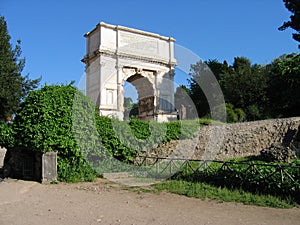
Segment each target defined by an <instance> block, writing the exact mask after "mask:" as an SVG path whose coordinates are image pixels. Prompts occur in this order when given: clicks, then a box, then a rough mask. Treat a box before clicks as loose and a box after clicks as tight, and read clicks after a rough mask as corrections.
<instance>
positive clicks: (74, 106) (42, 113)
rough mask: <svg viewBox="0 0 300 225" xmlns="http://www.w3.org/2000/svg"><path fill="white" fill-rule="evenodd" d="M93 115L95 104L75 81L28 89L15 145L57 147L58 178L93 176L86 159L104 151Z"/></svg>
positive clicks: (43, 149) (40, 148) (41, 148)
mask: <svg viewBox="0 0 300 225" xmlns="http://www.w3.org/2000/svg"><path fill="white" fill-rule="evenodd" d="M93 118H94V105H93V104H92V103H91V102H90V101H89V99H88V98H87V97H85V96H84V95H83V94H82V93H81V92H80V91H78V90H77V89H76V88H75V87H73V86H72V84H70V85H50V86H44V87H43V88H41V89H40V90H37V91H32V92H30V93H29V95H28V97H27V98H26V99H25V101H24V102H23V104H22V106H21V110H20V111H19V112H18V113H17V115H16V118H15V121H14V130H15V133H16V135H15V140H16V145H19V146H22V147H25V148H28V149H31V150H33V151H39V152H42V153H45V152H48V151H57V154H58V179H59V180H63V181H80V180H86V179H87V177H88V179H87V180H91V179H92V177H95V173H94V172H93V170H92V169H91V166H90V165H89V163H88V162H87V161H86V159H87V157H90V158H91V157H94V156H95V155H97V154H100V153H99V152H101V148H99V146H98V135H97V133H95V132H93V130H91V129H90V128H91V127H92V126H93Z"/></svg>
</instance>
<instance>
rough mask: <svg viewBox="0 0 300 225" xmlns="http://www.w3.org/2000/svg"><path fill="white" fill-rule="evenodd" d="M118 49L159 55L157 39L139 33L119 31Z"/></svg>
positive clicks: (149, 55) (146, 54) (137, 53)
mask: <svg viewBox="0 0 300 225" xmlns="http://www.w3.org/2000/svg"><path fill="white" fill-rule="evenodd" d="M119 51H121V52H124V53H126V52H130V53H131V54H136V55H143V56H148V57H154V56H158V55H159V40H157V39H155V38H153V37H147V36H144V35H141V34H134V33H130V32H125V31H119Z"/></svg>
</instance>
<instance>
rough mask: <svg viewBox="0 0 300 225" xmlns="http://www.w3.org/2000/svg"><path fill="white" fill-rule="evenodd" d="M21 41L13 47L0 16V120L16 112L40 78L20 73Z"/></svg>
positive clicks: (22, 59) (23, 60)
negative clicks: (30, 77)
mask: <svg viewBox="0 0 300 225" xmlns="http://www.w3.org/2000/svg"><path fill="white" fill-rule="evenodd" d="M20 44H21V41H20V40H18V41H17V45H16V46H15V47H14V48H13V47H12V45H11V43H10V35H9V34H8V30H7V24H6V21H5V19H4V17H3V16H1V17H0V122H4V121H5V120H6V118H7V117H8V116H11V115H13V114H15V113H16V112H17V110H18V109H19V106H20V103H21V102H22V101H23V99H24V97H25V96H27V94H28V92H29V91H30V90H32V89H35V88H37V86H38V84H39V82H40V78H39V79H35V80H30V79H29V77H28V75H26V76H22V75H21V73H22V71H23V68H24V66H25V58H20V56H21V54H22V51H21V46H20Z"/></svg>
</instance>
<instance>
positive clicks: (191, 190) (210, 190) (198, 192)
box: [155, 180, 295, 208]
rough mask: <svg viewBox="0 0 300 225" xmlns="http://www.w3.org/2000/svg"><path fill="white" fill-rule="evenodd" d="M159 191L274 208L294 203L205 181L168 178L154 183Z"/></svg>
mask: <svg viewBox="0 0 300 225" xmlns="http://www.w3.org/2000/svg"><path fill="white" fill-rule="evenodd" d="M155 188H156V189H157V190H159V191H162V190H166V191H169V192H171V193H175V194H180V195H185V196H188V197H194V198H200V199H213V200H220V201H224V202H240V203H243V204H246V205H257V206H264V207H275V208H292V207H294V206H295V204H294V203H293V202H292V201H291V200H290V199H280V198H276V197H274V196H270V195H256V194H252V193H249V192H245V191H243V190H230V189H228V188H220V187H215V186H212V185H208V184H205V183H194V182H187V181H180V180H179V181H178V180H168V181H165V182H163V183H160V184H157V185H155Z"/></svg>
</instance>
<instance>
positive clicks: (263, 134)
mask: <svg viewBox="0 0 300 225" xmlns="http://www.w3.org/2000/svg"><path fill="white" fill-rule="evenodd" d="M299 127H300V117H294V118H285V119H273V120H262V121H255V122H246V123H235V124H224V125H209V126H203V127H201V128H200V130H199V133H198V136H197V137H196V138H194V139H192V140H181V141H172V142H170V143H165V144H162V145H160V146H159V147H158V148H156V149H153V150H151V151H149V152H147V153H146V155H150V156H161V157H173V158H193V159H203V158H205V159H218V160H222V159H226V158H239V157H245V156H250V155H258V154H259V153H260V151H261V150H262V149H265V148H268V147H270V146H271V145H274V144H275V145H277V144H283V143H285V144H289V143H290V142H291V140H292V138H293V137H294V136H295V135H296V132H297V130H299ZM223 132H224V136H223V140H221V139H222V133H223ZM218 141H219V143H218ZM208 152H209V154H207V153H208Z"/></svg>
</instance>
